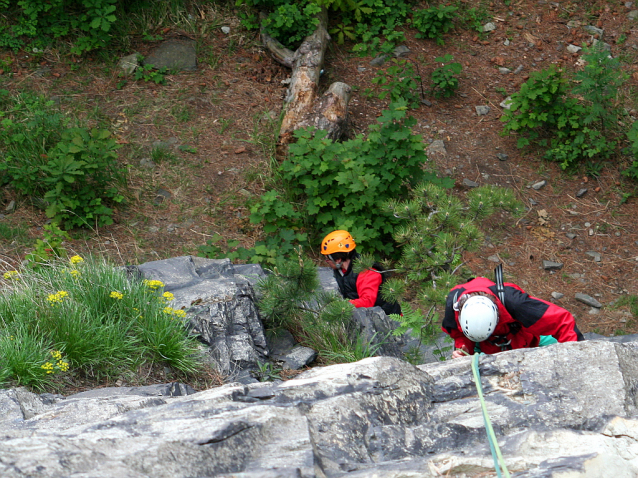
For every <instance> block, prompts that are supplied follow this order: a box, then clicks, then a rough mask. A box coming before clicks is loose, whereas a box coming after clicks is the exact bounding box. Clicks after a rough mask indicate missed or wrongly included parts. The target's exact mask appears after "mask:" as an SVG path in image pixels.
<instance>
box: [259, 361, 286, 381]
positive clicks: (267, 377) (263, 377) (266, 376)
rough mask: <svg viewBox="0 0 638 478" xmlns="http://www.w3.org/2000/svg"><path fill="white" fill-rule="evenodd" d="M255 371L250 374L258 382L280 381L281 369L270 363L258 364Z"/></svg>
mask: <svg viewBox="0 0 638 478" xmlns="http://www.w3.org/2000/svg"><path fill="white" fill-rule="evenodd" d="M257 367H258V369H257V370H254V371H253V372H252V374H253V376H254V377H255V378H256V379H257V380H259V381H260V382H272V381H273V380H281V375H280V374H281V372H282V369H281V368H279V367H276V366H275V365H274V364H273V363H271V362H258V363H257Z"/></svg>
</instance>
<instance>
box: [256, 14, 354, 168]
mask: <svg viewBox="0 0 638 478" xmlns="http://www.w3.org/2000/svg"><path fill="white" fill-rule="evenodd" d="M318 18H319V25H318V26H317V29H316V30H315V31H314V33H312V35H309V36H308V37H306V38H305V40H304V41H303V43H302V44H301V45H300V46H299V48H297V50H296V51H295V52H293V51H291V50H290V49H288V48H286V47H285V46H283V45H282V44H281V43H280V42H279V41H277V40H276V39H274V38H272V37H271V36H270V35H268V34H267V33H265V32H264V31H263V30H262V32H261V37H262V42H263V44H264V46H265V47H266V48H267V49H268V50H269V51H270V52H271V54H272V55H273V57H274V59H275V60H276V61H278V62H279V63H281V64H282V65H284V66H286V67H288V68H291V69H292V78H291V81H290V86H289V87H288V91H287V92H286V97H285V99H284V111H285V113H284V118H283V120H282V123H281V129H280V130H279V140H278V141H277V157H278V158H280V159H283V158H284V157H285V156H286V154H287V151H288V145H289V144H290V143H291V142H293V131H294V130H296V129H298V128H303V127H308V126H314V127H316V128H317V129H322V130H326V131H327V132H328V137H329V138H330V139H332V140H335V141H336V140H338V139H340V138H341V137H342V136H343V134H344V133H345V129H346V125H347V119H348V102H349V101H350V94H351V91H352V89H351V88H350V86H348V85H347V84H345V83H340V82H336V83H333V84H332V85H330V87H329V88H328V90H327V91H326V93H324V94H323V95H322V96H321V97H318V91H319V81H320V77H321V70H322V68H323V62H324V55H325V51H326V48H327V46H328V42H329V41H330V35H329V34H328V30H327V28H326V27H327V23H328V14H327V13H326V10H325V8H324V9H322V11H321V13H320V14H319V16H318Z"/></svg>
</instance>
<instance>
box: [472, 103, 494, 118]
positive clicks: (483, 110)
mask: <svg viewBox="0 0 638 478" xmlns="http://www.w3.org/2000/svg"><path fill="white" fill-rule="evenodd" d="M474 109H475V110H476V114H477V115H478V116H485V115H486V114H489V112H490V107H489V106H486V105H479V106H475V107H474Z"/></svg>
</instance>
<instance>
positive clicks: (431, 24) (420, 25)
mask: <svg viewBox="0 0 638 478" xmlns="http://www.w3.org/2000/svg"><path fill="white" fill-rule="evenodd" d="M457 10H458V8H457V7H455V6H452V5H442V4H441V5H437V6H436V7H430V8H425V9H420V10H417V11H415V12H414V14H413V15H412V26H413V27H414V28H416V29H417V30H418V33H417V34H416V37H417V38H431V39H435V40H436V43H437V44H438V45H443V44H444V43H445V42H444V41H443V38H442V34H443V33H447V32H448V31H449V30H450V29H451V28H452V27H453V20H454V17H455V15H456V11H457Z"/></svg>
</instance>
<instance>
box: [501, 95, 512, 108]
mask: <svg viewBox="0 0 638 478" xmlns="http://www.w3.org/2000/svg"><path fill="white" fill-rule="evenodd" d="M500 107H501V108H504V109H506V110H509V109H510V108H511V107H512V97H511V96H508V97H507V98H505V99H504V100H503V101H501V104H500Z"/></svg>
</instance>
